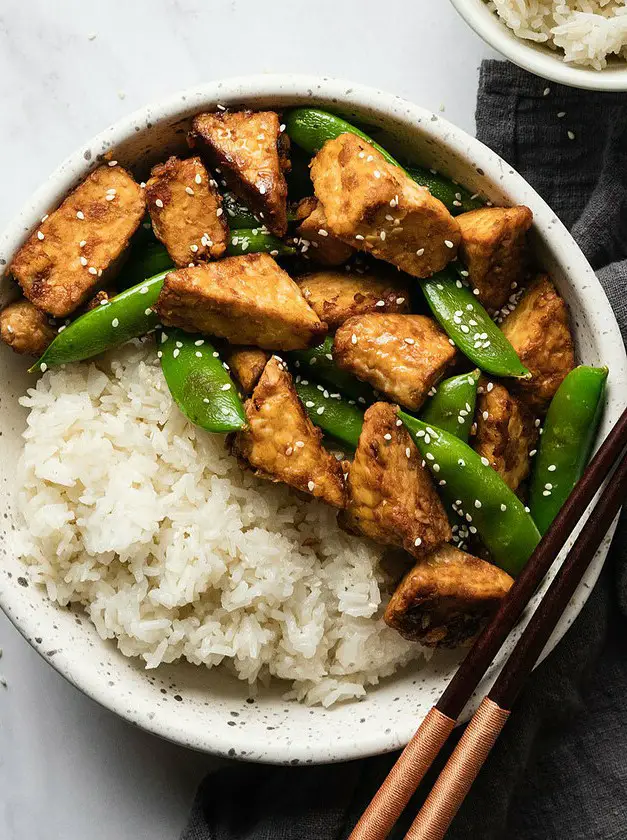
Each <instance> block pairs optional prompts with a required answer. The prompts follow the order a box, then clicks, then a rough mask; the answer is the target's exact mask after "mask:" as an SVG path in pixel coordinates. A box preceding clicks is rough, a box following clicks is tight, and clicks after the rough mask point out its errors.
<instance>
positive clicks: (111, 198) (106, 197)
mask: <svg viewBox="0 0 627 840" xmlns="http://www.w3.org/2000/svg"><path fill="white" fill-rule="evenodd" d="M114 198H115V195H114V194H113V193H107V195H105V201H113V199H114Z"/></svg>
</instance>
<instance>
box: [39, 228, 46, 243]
mask: <svg viewBox="0 0 627 840" xmlns="http://www.w3.org/2000/svg"><path fill="white" fill-rule="evenodd" d="M37 239H39V241H40V242H41V240H42V239H45V237H44V235H43V233H42V232H41V231H40V230H38V231H37Z"/></svg>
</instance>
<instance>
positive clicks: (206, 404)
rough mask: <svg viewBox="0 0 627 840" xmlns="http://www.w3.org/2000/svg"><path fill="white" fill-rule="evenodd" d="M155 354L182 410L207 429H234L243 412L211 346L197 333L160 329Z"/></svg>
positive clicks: (242, 420)
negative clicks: (161, 330)
mask: <svg viewBox="0 0 627 840" xmlns="http://www.w3.org/2000/svg"><path fill="white" fill-rule="evenodd" d="M157 355H158V356H159V358H160V359H161V369H162V370H163V375H164V376H165V381H166V382H167V384H168V388H169V389H170V393H171V394H172V397H173V399H174V401H175V402H176V404H177V405H178V407H179V408H180V409H181V411H182V412H183V414H184V415H185V416H186V417H188V418H189V419H190V420H191V421H192V423H194V424H195V425H196V426H201V427H202V428H203V429H206V430H207V431H208V432H236V431H237V430H238V429H243V428H244V426H245V425H246V412H245V411H244V406H243V405H242V401H241V399H240V397H239V395H238V393H237V388H236V387H235V385H234V383H233V380H232V379H231V377H230V376H229V375H228V373H227V372H226V370H225V368H224V365H223V364H222V362H221V361H220V356H219V354H218V351H217V350H216V349H215V347H214V346H213V345H212V344H210V343H209V342H208V341H207V339H206V338H204V337H203V336H201V335H193V334H190V333H186V332H183V330H178V329H175V330H170V329H167V330H163V332H161V335H160V338H159V349H158V351H157Z"/></svg>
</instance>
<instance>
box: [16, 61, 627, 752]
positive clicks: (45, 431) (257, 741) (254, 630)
mask: <svg viewBox="0 0 627 840" xmlns="http://www.w3.org/2000/svg"><path fill="white" fill-rule="evenodd" d="M303 103H307V104H309V105H313V104H316V105H319V106H320V107H322V108H327V109H329V110H333V111H341V112H342V113H343V114H344V115H345V116H346V117H347V118H349V119H353V120H357V121H360V122H364V123H367V124H369V125H373V126H377V127H379V129H381V134H380V135H378V136H380V137H381V139H382V142H384V143H385V144H386V145H388V146H389V147H390V150H391V151H392V152H397V153H399V154H405V155H406V156H407V157H408V158H410V159H415V160H422V161H424V162H426V163H429V164H430V165H432V166H433V167H434V168H437V169H440V170H442V171H443V172H445V173H446V174H448V175H450V176H451V177H453V178H455V179H456V180H458V181H460V182H461V183H463V184H464V185H465V186H467V187H469V188H471V190H472V191H473V192H480V193H483V194H484V195H486V196H487V197H488V198H489V199H490V200H492V201H493V202H495V203H498V204H505V205H513V204H525V205H527V206H529V207H530V208H531V209H532V211H533V213H534V218H535V230H534V234H533V239H532V246H533V248H534V250H535V251H536V253H537V256H538V260H539V262H540V263H541V264H542V265H543V266H544V267H545V268H546V270H547V271H548V272H550V274H551V276H552V278H553V279H554V281H555V283H556V285H557V286H558V289H559V291H560V293H561V294H562V295H563V296H564V298H565V299H566V302H567V304H568V306H569V307H570V309H571V312H572V313H573V314H574V317H573V329H574V332H575V338H576V342H577V353H578V358H579V360H580V361H581V362H583V363H586V364H592V365H599V364H607V365H608V366H609V367H610V369H611V371H612V376H611V378H610V383H609V388H608V395H607V409H606V413H605V417H604V421H603V425H602V426H601V429H600V435H601V436H603V435H605V434H607V431H608V429H609V428H610V427H611V425H612V423H613V422H614V421H615V419H616V417H617V415H618V413H619V410H620V407H621V401H622V394H623V392H624V388H625V387H626V385H627V370H626V359H625V352H624V348H623V345H622V341H621V338H620V333H619V332H618V328H617V325H616V323H615V320H614V318H613V315H612V313H611V310H610V308H609V305H608V303H607V301H606V299H605V297H604V295H603V293H602V291H601V289H600V286H599V284H598V281H597V280H596V277H595V275H594V273H593V272H592V270H591V268H590V266H589V265H588V264H587V262H586V260H585V258H584V257H583V255H582V254H581V252H580V251H579V249H578V248H577V246H576V244H575V243H574V241H573V240H572V238H571V236H570V235H569V234H568V232H567V231H566V230H565V229H564V228H563V226H562V225H561V224H560V222H559V221H558V220H557V219H556V218H555V216H554V214H553V213H552V212H551V210H550V209H549V208H548V207H547V206H546V205H545V204H544V202H543V201H542V200H541V199H540V198H539V196H538V195H537V194H536V193H535V192H534V191H533V189H532V188H531V187H530V186H529V185H528V184H526V182H525V181H524V180H523V179H522V178H521V177H520V176H519V175H517V174H516V173H515V172H514V171H513V170H512V169H511V168H510V167H508V166H507V165H506V164H504V162H503V161H502V160H500V159H499V158H498V157H497V156H496V155H495V154H493V153H492V152H491V151H489V150H488V149H487V148H485V147H484V146H483V145H482V144H480V143H478V142H477V141H476V140H474V139H473V138H471V137H469V136H468V135H467V134H465V133H464V132H463V131H461V130H460V129H457V128H456V127H454V126H452V125H451V124H449V123H448V122H446V121H445V120H443V119H441V118H440V117H439V116H438V115H435V114H432V113H430V112H427V111H424V110H423V109H421V108H419V107H417V106H415V105H412V104H411V103H408V102H406V101H404V100H402V99H400V98H398V97H395V96H391V95H389V94H385V93H381V92H379V91H375V90H371V89H368V88H363V87H360V86H358V85H354V84H351V83H347V82H342V81H331V80H328V79H319V78H309V77H304V78H301V77H286V78H284V77H267V76H263V77H253V78H245V79H233V80H229V81H224V82H215V83H211V84H208V85H205V86H202V87H199V88H195V89H192V90H190V91H186V92H183V93H182V94H180V95H177V96H176V97H173V98H172V99H169V100H167V101H165V102H161V103H159V104H158V105H155V106H149V107H147V108H145V109H143V110H141V111H139V112H137V113H135V114H133V115H131V116H130V117H128V118H126V119H124V120H121V121H120V122H118V123H117V124H116V125H115V126H113V127H112V128H110V129H108V130H107V131H105V132H104V133H103V134H101V135H99V136H98V137H96V138H94V139H92V140H91V141H90V142H88V143H85V144H83V145H81V146H80V148H79V149H77V151H76V152H75V153H74V154H73V155H72V156H71V157H70V158H69V159H68V160H67V161H66V162H65V163H64V164H63V165H62V166H61V167H60V168H59V169H58V170H57V171H56V172H55V173H54V174H53V176H52V177H51V178H50V179H49V180H48V181H47V182H46V183H45V184H44V185H43V186H42V188H41V189H40V190H39V191H38V192H37V193H36V194H35V195H34V196H33V198H32V199H31V200H30V201H29V203H28V204H27V206H26V207H25V208H24V209H23V210H22V212H21V213H20V215H19V216H18V217H17V218H16V219H15V220H14V222H13V223H12V224H11V225H10V227H9V228H8V229H7V230H6V231H5V232H4V234H3V235H2V237H0V264H2V265H4V264H8V263H9V262H10V258H11V256H12V254H13V253H14V252H15V250H16V249H17V248H18V247H19V245H20V244H21V242H22V241H23V240H24V237H25V235H26V234H27V233H29V232H30V231H31V230H33V228H34V226H35V225H36V224H37V222H38V220H39V219H40V218H41V217H42V216H43V215H44V214H45V213H46V212H48V210H49V209H50V208H51V207H53V206H55V205H56V204H58V202H59V200H60V199H61V198H62V197H63V196H64V195H65V194H66V193H67V192H68V190H69V189H71V188H72V187H73V186H74V185H75V184H76V183H77V182H78V181H80V180H82V179H83V178H84V177H85V175H86V174H87V173H88V172H89V171H90V169H91V168H93V167H95V166H97V165H98V160H99V157H100V156H102V155H103V154H107V153H109V154H112V155H114V157H115V159H116V160H119V161H120V163H121V164H122V165H124V166H127V167H129V168H130V169H132V170H133V171H134V172H136V173H139V172H142V171H146V169H147V168H148V167H149V166H150V165H151V164H152V163H153V162H155V161H156V160H158V159H163V158H164V157H165V156H167V154H169V153H171V152H177V151H181V150H182V149H183V148H184V147H185V135H186V130H187V128H188V126H189V120H190V117H191V116H193V115H194V114H195V113H198V112H199V111H201V110H203V109H207V110H209V109H215V108H216V106H217V105H218V104H222V105H226V106H228V105H231V106H241V105H242V104H244V105H246V106H248V107H250V108H253V109H255V108H257V109H259V108H275V109H276V108H281V107H287V106H290V105H295V104H303ZM9 290H10V285H9V284H8V283H5V282H4V281H3V284H2V286H1V287H0V295H7V294H8V293H9ZM5 300H6V298H4V299H3V300H0V304H1V303H3V302H4V301H5ZM155 356H156V353H155V348H154V346H152V345H151V343H150V341H145V342H137V343H133V344H130V345H128V346H126V347H124V348H122V349H120V350H118V351H116V352H113V353H111V354H109V355H108V356H107V357H104V358H102V359H99V360H97V361H94V362H92V363H88V364H84V365H83V364H81V365H75V366H68V367H67V368H66V369H65V370H52V371H47V372H46V373H45V374H44V376H43V377H42V378H41V379H40V380H39V381H38V382H36V381H34V379H33V377H32V375H31V376H29V375H28V374H27V373H26V371H25V365H24V363H23V360H20V359H19V358H17V357H16V356H15V355H13V354H12V353H11V352H10V351H9V350H8V349H7V348H0V377H1V378H2V383H3V388H2V391H1V393H0V431H1V432H2V437H1V441H2V443H1V444H0V445H1V446H2V455H3V457H2V459H0V552H1V553H2V564H1V567H0V604H1V605H2V607H3V609H4V610H5V612H6V613H7V615H8V616H9V617H10V618H11V620H12V621H13V622H14V624H15V625H16V627H17V628H18V629H19V630H20V631H21V632H22V633H23V634H24V636H25V637H26V638H27V639H28V641H29V642H30V643H31V644H32V645H33V646H34V647H35V648H36V649H37V650H38V651H39V652H40V653H41V654H42V656H44V657H45V658H46V659H47V660H48V661H49V662H50V663H51V664H52V665H53V667H55V668H56V669H57V670H58V671H59V673H61V674H62V675H64V676H65V677H66V678H67V679H69V680H70V681H71V682H73V683H74V684H75V685H76V686H78V687H79V688H80V689H81V690H83V691H84V692H85V693H87V694H88V695H89V696H91V697H92V698H94V699H95V700H97V701H98V702H100V703H102V704H103V705H104V706H106V707H107V708H109V709H111V710H113V711H115V712H116V713H117V714H119V715H121V716H122V717H124V718H125V719H127V720H129V721H131V722H133V723H135V724H136V725H139V726H141V727H144V728H145V729H147V730H149V731H151V732H154V733H156V734H158V735H160V736H162V737H166V738H169V739H171V740H174V741H176V742H178V743H181V744H184V745H188V746H191V747H194V748H197V749H200V750H205V751H208V752H212V753H216V754H220V755H225V756H230V757H238V758H244V759H246V760H255V761H271V762H289V763H300V762H303V763H311V762H327V761H340V760H345V759H349V758H356V757H359V756H365V755H372V754H374V753H379V752H383V751H389V750H393V749H396V748H398V747H401V746H403V745H404V744H405V743H406V742H407V741H408V740H409V738H410V737H411V735H412V734H413V732H414V731H415V728H416V726H417V724H418V723H419V722H420V720H421V718H422V717H423V716H424V715H425V714H426V713H427V711H428V710H429V708H430V707H431V706H432V705H433V703H434V702H435V701H436V700H437V698H438V696H439V695H440V693H441V692H442V690H443V689H444V687H445V686H446V684H447V682H448V680H449V679H450V677H451V675H452V673H453V671H454V669H455V667H456V666H457V664H458V663H459V661H460V659H461V657H462V656H463V651H455V652H438V653H437V654H435V655H434V656H433V657H431V659H429V660H428V661H427V660H426V657H425V655H424V651H423V650H422V649H421V648H419V647H415V646H411V645H408V644H407V643H405V642H404V641H403V640H401V639H399V638H398V637H396V635H395V634H393V632H392V631H390V630H389V628H385V627H383V626H382V624H381V623H380V614H381V610H382V607H383V604H384V601H385V598H386V597H387V595H386V586H385V584H386V580H385V573H384V572H383V571H382V570H381V568H380V567H379V559H380V556H381V553H380V551H379V550H378V549H377V548H375V547H374V546H373V545H372V544H370V543H367V542H366V541H365V540H360V539H357V538H354V537H349V536H348V535H346V534H344V533H343V532H341V531H340V529H339V528H337V525H336V523H335V518H334V514H333V512H332V511H330V509H327V508H324V507H323V506H322V505H321V504H320V505H318V504H312V503H311V502H308V503H307V504H303V503H302V502H301V501H300V500H299V499H298V497H297V496H296V495H295V494H293V493H292V492H291V491H290V490H289V489H287V488H285V487H280V486H276V487H273V486H271V485H270V484H268V483H267V482H261V481H259V480H258V479H255V478H254V477H253V476H250V475H245V474H244V473H242V472H241V471H240V470H239V467H237V465H236V464H235V462H234V461H233V460H232V459H231V457H230V456H227V455H226V453H225V452H224V450H223V440H221V439H220V440H218V441H216V440H215V439H213V438H212V437H211V436H209V435H206V434H204V433H202V432H200V431H199V430H197V429H195V428H194V427H192V426H190V425H189V424H188V423H187V422H186V421H185V420H184V418H183V417H182V416H181V415H180V413H179V412H178V411H177V410H175V409H174V407H173V405H172V401H171V399H170V398H169V395H168V393H167V390H166V389H165V388H164V387H163V381H162V378H161V372H160V369H159V367H158V365H156V364H155V362H156V358H155ZM29 389H31V390H30V391H29ZM24 395H26V398H25V399H24ZM20 399H21V401H22V404H20ZM25 434H26V439H24V435H25ZM60 455H61V456H62V457H59V456H60ZM20 470H21V471H22V472H21V473H20ZM18 475H21V476H22V477H21V478H19V479H17V478H16V476H18ZM25 518H26V520H27V523H28V528H27V531H26V532H25V530H24V520H25ZM79 537H80V540H81V541H82V543H83V547H81V545H80V544H79ZM609 538H610V535H608V538H607V540H606V541H605V543H604V546H603V548H602V549H601V550H600V551H599V553H598V555H597V556H596V558H595V560H594V561H593V563H592V564H591V566H590V568H589V571H588V573H587V575H586V577H585V579H584V581H583V582H582V585H581V587H580V588H579V590H578V592H577V594H576V596H575V597H574V599H573V601H572V603H571V605H570V606H569V610H568V611H567V614H565V616H564V617H563V620H562V621H561V622H560V624H559V626H558V628H557V630H556V632H555V634H554V636H553V637H552V640H551V643H550V644H549V646H548V648H547V650H549V649H550V648H551V647H552V646H553V645H554V644H555V643H556V642H557V640H558V639H559V638H560V637H561V636H562V635H563V633H564V632H565V630H566V628H567V626H568V624H569V623H570V622H572V620H573V619H574V617H575V616H576V615H577V613H578V611H579V609H580V608H581V606H582V605H583V603H584V602H585V599H586V597H587V595H588V593H589V591H590V587H591V585H592V583H593V582H594V580H595V579H596V577H597V576H598V573H599V571H600V568H601V565H602V562H603V559H604V556H605V553H606V552H607V545H608V541H609ZM87 546H89V549H88V550H87ZM24 561H26V562H24ZM149 589H150V594H149V593H148V590H149ZM539 594H541V593H538V595H539ZM537 599H538V596H536V597H535V600H534V601H533V602H532V604H531V607H530V609H531V610H532V609H533V608H534V606H535V605H536V604H537ZM66 604H67V605H68V606H64V605H66ZM85 608H86V609H87V613H88V614H86V611H85ZM523 627H524V622H522V623H521V625H520V627H519V628H517V630H516V633H515V634H513V636H512V638H511V639H510V640H509V641H508V642H507V643H506V646H505V647H504V649H503V652H502V654H501V655H500V657H499V658H498V660H497V661H496V662H495V669H496V668H498V667H499V666H500V664H501V663H502V661H503V656H505V655H506V654H507V652H508V650H509V649H511V645H512V644H513V643H514V642H515V638H516V636H517V635H518V634H519V633H520V632H521V630H522V628H523ZM124 654H130V655H126V656H125V655H124ZM207 665H211V666H212V667H211V668H207V667H206V666H207ZM216 665H217V667H215V666H216ZM146 666H148V667H146ZM234 675H235V677H239V679H238V678H234ZM493 677H494V669H493V670H492V671H491V672H490V673H489V674H488V676H487V678H486V680H484V681H483V682H482V684H481V685H480V687H479V689H478V692H479V693H481V692H485V690H486V689H487V686H488V685H489V683H490V681H491V680H492V679H493ZM251 685H254V690H251ZM299 701H304V702H299ZM476 703H477V697H475V698H473V700H472V701H471V703H470V704H469V706H468V709H467V710H466V714H469V713H470V712H471V711H472V710H473V708H474V707H476Z"/></svg>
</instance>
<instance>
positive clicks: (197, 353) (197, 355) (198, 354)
mask: <svg viewBox="0 0 627 840" xmlns="http://www.w3.org/2000/svg"><path fill="white" fill-rule="evenodd" d="M194 355H195V356H196V358H197V359H202V353H201V352H200V350H196V352H195V353H194Z"/></svg>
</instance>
